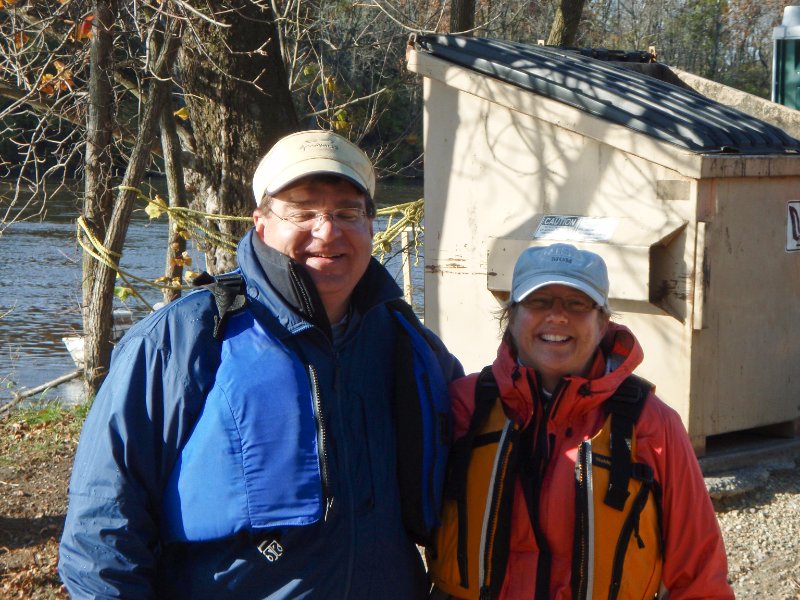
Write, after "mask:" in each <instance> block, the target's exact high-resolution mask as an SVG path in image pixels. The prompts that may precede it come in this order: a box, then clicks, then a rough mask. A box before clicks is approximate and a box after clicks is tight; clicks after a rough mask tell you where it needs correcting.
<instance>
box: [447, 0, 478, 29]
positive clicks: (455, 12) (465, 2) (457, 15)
mask: <svg viewBox="0 0 800 600" xmlns="http://www.w3.org/2000/svg"><path fill="white" fill-rule="evenodd" d="M474 28H475V0H453V2H452V4H451V5H450V32H451V33H461V32H464V33H463V35H472V29H474Z"/></svg>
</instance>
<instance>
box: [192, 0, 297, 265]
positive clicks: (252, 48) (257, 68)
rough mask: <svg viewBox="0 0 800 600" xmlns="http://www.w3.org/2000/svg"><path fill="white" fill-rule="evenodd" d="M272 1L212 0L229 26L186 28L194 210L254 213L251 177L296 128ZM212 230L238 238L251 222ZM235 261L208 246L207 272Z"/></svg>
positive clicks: (203, 23) (200, 22)
mask: <svg viewBox="0 0 800 600" xmlns="http://www.w3.org/2000/svg"><path fill="white" fill-rule="evenodd" d="M268 5H269V3H260V5H259V3H255V2H249V1H248V0H224V1H211V2H207V3H204V4H203V8H204V10H206V11H209V10H212V11H214V12H213V13H211V14H210V16H211V17H212V18H213V19H215V20H216V21H220V22H223V23H226V24H228V25H230V26H229V27H219V26H218V25H215V24H213V23H210V22H209V21H207V20H204V19H200V18H196V19H193V20H192V21H191V22H190V24H189V26H188V27H186V29H185V30H184V35H183V45H182V50H181V52H180V56H179V62H180V68H181V73H182V79H183V84H184V91H185V98H186V103H187V105H188V107H189V114H190V115H191V121H192V125H193V127H194V136H195V143H196V154H197V159H198V164H197V169H196V171H195V172H194V173H187V178H186V182H187V189H188V190H189V192H190V195H191V196H192V197H193V207H196V208H198V209H199V210H204V211H205V212H208V213H213V214H224V215H241V216H249V215H251V214H252V212H253V209H254V208H255V200H254V198H253V191H252V187H251V182H252V177H253V172H254V171H255V168H256V166H257V164H258V162H259V160H260V159H261V157H262V156H263V155H264V153H265V152H266V150H267V149H268V148H269V147H270V146H271V145H272V144H273V143H274V142H275V141H277V140H278V139H279V138H280V137H282V136H284V135H286V134H287V133H291V132H292V131H295V130H297V127H298V121H297V115H296V113H295V109H294V105H293V104H292V98H291V95H290V93H289V86H288V82H287V78H286V70H285V67H284V65H283V61H282V59H281V54H280V48H279V45H278V31H277V28H276V27H275V22H274V19H273V14H272V10H271V9H270V8H268ZM208 7H211V8H208ZM207 14H209V13H208V12H207ZM209 227H210V228H211V229H212V230H216V231H218V232H220V233H221V234H223V235H226V236H233V237H235V238H236V239H238V238H239V237H241V236H242V234H243V233H244V232H245V231H246V230H247V229H248V228H249V224H247V223H242V222H236V221H220V222H217V221H215V222H211V223H209ZM234 266H235V256H233V255H232V254H231V253H229V252H227V251H226V250H224V249H221V248H208V249H207V250H206V269H207V270H208V271H209V272H211V273H219V272H222V271H227V270H230V269H231V268H233V267H234Z"/></svg>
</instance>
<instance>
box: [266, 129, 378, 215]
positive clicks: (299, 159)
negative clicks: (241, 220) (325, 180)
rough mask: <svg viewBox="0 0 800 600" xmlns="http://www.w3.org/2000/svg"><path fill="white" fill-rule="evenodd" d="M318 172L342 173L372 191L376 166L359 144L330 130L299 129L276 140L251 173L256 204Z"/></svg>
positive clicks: (357, 184)
mask: <svg viewBox="0 0 800 600" xmlns="http://www.w3.org/2000/svg"><path fill="white" fill-rule="evenodd" d="M318 173H331V174H334V175H341V176H342V177H346V178H347V179H349V180H350V181H352V182H353V184H354V185H355V186H357V187H358V188H359V189H361V190H363V191H364V192H366V193H367V194H368V195H369V197H370V198H372V197H373V196H374V195H375V169H374V167H373V166H372V162H371V161H370V159H369V157H368V156H367V155H366V154H365V153H364V151H363V150H361V148H359V147H358V146H356V145H355V144H353V143H352V142H350V141H349V140H347V139H345V138H343V137H342V136H340V135H338V134H336V133H333V132H332V131H323V130H315V131H300V132H298V133H293V134H291V135H287V136H286V137H284V138H281V139H280V140H278V141H277V142H276V143H275V145H274V146H273V147H272V148H271V149H270V151H269V152H267V154H266V155H265V156H264V158H262V159H261V162H260V163H259V165H258V168H257V169H256V172H255V175H253V194H254V195H255V199H256V204H258V203H259V202H261V200H262V199H263V198H264V194H269V195H272V194H275V193H276V192H278V191H280V190H281V189H283V188H284V187H286V186H287V185H289V184H290V183H292V182H294V181H297V180H298V179H300V178H301V177H306V176H307V175H314V174H318Z"/></svg>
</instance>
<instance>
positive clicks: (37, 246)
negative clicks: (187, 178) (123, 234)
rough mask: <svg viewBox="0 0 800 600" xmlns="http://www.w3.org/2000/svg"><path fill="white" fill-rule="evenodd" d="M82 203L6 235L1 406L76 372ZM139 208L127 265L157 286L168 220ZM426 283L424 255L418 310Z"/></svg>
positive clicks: (412, 188) (66, 200)
mask: <svg viewBox="0 0 800 600" xmlns="http://www.w3.org/2000/svg"><path fill="white" fill-rule="evenodd" d="M155 185H156V186H158V187H162V186H163V183H162V182H155ZM2 191H3V190H0V192H2ZM376 196H377V201H378V203H379V205H383V204H395V203H399V202H407V201H410V200H416V199H417V198H420V197H421V196H422V186H421V185H419V184H417V183H411V184H409V183H405V182H403V183H394V182H390V183H384V182H381V184H380V185H379V188H378V193H377V194H376ZM80 202H81V201H80V198H79V194H78V193H75V192H71V193H70V192H66V193H60V194H59V195H58V196H57V197H56V198H54V199H52V200H50V201H48V205H47V211H46V214H45V216H44V217H43V218H41V217H39V218H37V219H35V220H29V221H24V222H19V223H14V224H13V225H11V226H10V227H8V228H7V229H5V231H4V232H3V233H2V234H0V404H3V403H5V402H7V401H8V400H10V399H11V398H12V393H13V392H14V391H18V390H21V389H23V388H32V387H34V386H38V385H41V384H43V383H45V382H48V381H51V380H53V379H55V378H56V377H60V376H61V375H64V374H66V373H68V372H70V371H73V370H74V369H75V368H76V367H75V365H74V363H73V361H72V359H71V358H70V355H69V353H68V352H67V350H66V347H65V346H64V343H63V341H62V338H63V337H68V336H75V335H80V333H81V315H80V298H81V286H80V281H81V248H80V247H79V246H78V244H77V242H76V226H75V220H76V218H77V217H78V215H79V214H80ZM0 208H2V204H0ZM136 208H137V209H136V210H135V211H134V213H133V218H132V221H131V224H130V226H129V228H128V236H127V240H126V244H125V249H124V252H123V258H122V261H121V266H122V268H123V269H124V270H126V271H128V272H131V273H135V274H136V275H137V276H139V277H143V278H146V279H149V280H153V279H155V278H157V277H159V276H160V275H162V274H163V269H164V247H165V245H166V239H167V223H166V217H164V216H162V217H161V218H160V219H157V220H154V221H151V220H149V219H148V217H147V215H146V214H145V213H144V210H143V209H144V205H143V204H142V205H138V206H137V207H136ZM382 226H383V222H382V221H381V220H379V221H378V222H376V230H378V229H380V228H381V227H382ZM189 252H190V254H191V255H192V258H193V260H194V264H193V266H192V267H191V268H192V270H195V271H197V270H201V269H200V268H198V265H202V264H203V262H202V255H201V254H200V253H199V252H197V251H196V250H195V249H194V248H190V249H189ZM386 266H387V268H388V269H389V271H390V272H391V273H392V274H393V275H394V276H395V279H396V280H397V281H398V283H400V284H401V285H402V261H401V259H400V257H397V256H396V257H394V258H391V259H390V260H388V261H387V262H386ZM422 278H423V267H422V258H421V257H420V260H419V264H417V265H414V266H412V283H413V285H414V300H415V304H416V305H417V306H421V303H422ZM137 290H138V291H140V293H142V295H143V296H145V298H146V299H147V300H148V302H150V303H151V304H153V303H155V302H158V301H159V300H160V299H161V293H160V291H158V290H156V289H154V288H149V287H146V286H145V287H143V286H137ZM115 302H117V305H116V306H117V307H119V308H128V309H130V310H131V311H132V312H133V314H134V319H137V318H141V317H142V316H144V315H145V314H147V309H146V308H145V307H144V306H142V305H141V304H140V303H139V302H138V301H137V300H135V299H133V298H131V299H129V300H128V301H127V303H125V304H123V303H121V302H119V301H116V300H115ZM82 397H83V388H82V384H81V383H79V382H78V381H77V380H75V381H71V382H68V383H65V384H62V385H61V386H59V387H57V388H54V389H51V390H49V391H48V392H46V393H45V394H44V395H43V397H41V396H37V398H40V399H45V400H58V401H62V402H65V403H75V402H79V401H81V400H82Z"/></svg>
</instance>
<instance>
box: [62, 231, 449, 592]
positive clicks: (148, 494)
mask: <svg viewBox="0 0 800 600" xmlns="http://www.w3.org/2000/svg"><path fill="white" fill-rule="evenodd" d="M238 260H239V265H240V269H241V273H242V276H243V278H244V282H245V284H246V287H245V289H246V296H247V305H246V308H245V309H243V310H241V311H238V312H236V313H233V314H232V315H231V316H230V318H229V320H228V321H227V324H226V326H225V329H224V335H223V336H221V340H218V339H216V338H215V337H214V335H213V328H214V325H215V317H217V316H218V310H217V305H216V303H215V300H214V297H213V295H212V294H211V293H209V292H208V291H200V292H196V293H192V294H189V295H188V296H186V297H184V298H182V299H181V300H179V301H177V302H175V303H172V304H170V305H168V306H167V307H165V308H163V309H161V310H158V311H156V312H155V313H153V314H152V315H151V316H149V317H148V318H146V319H144V320H143V321H141V322H140V323H138V324H137V325H136V326H134V327H133V328H131V330H130V331H129V332H128V334H127V335H126V336H125V338H124V339H123V340H122V341H121V342H120V343H119V344H118V345H117V347H116V348H115V350H114V356H113V360H112V364H111V369H110V372H109V375H108V377H107V379H106V381H105V383H104V384H103V386H102V388H101V390H100V392H99V393H98V395H97V398H96V399H95V401H94V404H93V406H92V410H91V411H90V413H89V416H88V417H87V420H86V424H85V425H84V429H83V432H82V434H81V442H80V445H79V448H78V452H77V454H76V459H75V466H74V470H73V474H72V480H71V482H70V490H69V510H68V512H67V519H66V524H65V529H64V536H63V539H62V543H61V549H60V562H59V572H60V574H61V577H62V579H63V581H64V583H65V584H66V586H67V589H68V591H69V592H70V594H71V595H72V596H73V597H76V598H78V597H80V598H82V597H99V598H110V597H124V598H137V599H139V598H150V597H163V598H226V597H227V598H326V599H329V598H359V599H369V598H376V599H377V598H380V599H387V598H388V599H392V598H397V599H398V600H399V599H402V600H407V599H414V598H424V597H425V594H426V591H427V587H428V585H427V578H426V575H425V573H424V569H423V566H422V563H421V560H420V556H419V554H418V552H417V550H416V547H415V545H414V543H413V542H412V541H411V538H410V537H409V534H408V533H407V531H406V529H405V527H404V524H403V520H402V518H401V507H400V505H401V501H400V498H401V494H402V495H404V496H405V495H407V494H409V493H410V492H412V491H417V492H418V490H406V489H403V490H401V489H400V488H401V486H400V485H399V484H398V464H397V456H398V451H399V452H401V453H402V452H403V451H404V449H405V446H404V444H405V443H406V442H405V441H401V443H400V444H399V446H400V447H399V448H398V441H397V439H396V435H395V427H394V421H395V418H394V417H393V412H392V411H393V406H392V405H393V402H394V400H395V394H396V390H397V384H398V383H401V384H402V382H398V379H401V378H408V377H412V376H411V375H409V374H407V373H399V372H396V371H397V369H396V368H395V360H394V355H395V352H396V343H395V342H396V340H397V338H398V336H399V335H401V334H399V333H398V331H399V330H400V329H399V328H398V325H397V319H396V318H395V317H394V316H392V314H391V313H390V310H389V307H388V305H387V302H389V301H390V300H393V299H395V298H398V297H399V296H400V290H399V288H398V287H397V285H396V284H395V283H394V281H393V280H392V279H391V277H390V276H389V275H388V273H387V272H386V271H385V269H384V268H383V267H382V266H381V265H380V264H378V263H377V262H376V261H374V260H373V261H372V262H371V263H370V266H369V267H368V269H367V272H366V273H365V275H364V277H363V278H362V280H361V281H360V282H359V284H358V286H357V287H356V290H355V291H354V293H353V298H352V301H351V304H352V308H353V317H352V318H351V324H350V326H349V327H348V329H347V332H346V333H345V334H344V338H343V339H342V340H341V342H339V343H337V344H336V345H335V346H334V344H333V342H332V337H331V333H330V324H329V323H328V322H327V318H326V317H325V315H324V311H323V310H322V308H321V303H320V301H319V298H318V296H317V295H316V291H315V290H314V289H313V284H310V283H309V282H310V279H309V278H308V276H307V274H305V273H304V271H303V269H302V267H300V266H299V265H297V264H296V263H294V262H293V261H291V260H290V259H288V257H286V256H284V255H282V254H280V253H278V252H276V251H274V250H272V249H270V248H268V247H266V246H265V245H264V244H263V243H262V242H261V241H260V240H259V239H258V238H257V237H256V236H254V235H253V234H252V231H251V232H250V233H249V234H248V235H246V236H245V238H244V239H243V240H242V242H241V243H240V245H239V250H238ZM433 343H434V349H433V352H430V358H429V359H428V360H427V362H428V364H427V365H425V368H426V369H427V372H426V373H424V377H423V379H424V381H425V385H426V386H429V385H430V382H431V381H434V382H435V381H439V382H440V385H439V388H441V387H442V385H441V382H444V383H445V384H446V382H447V381H449V380H451V379H452V378H454V377H456V376H459V375H460V374H461V368H460V365H459V364H458V362H457V361H456V360H455V359H453V357H452V356H450V355H449V354H448V353H447V352H446V350H445V349H444V347H443V346H442V345H441V342H439V341H438V340H436V339H434V341H433ZM434 353H435V355H434ZM429 376H430V377H429ZM412 378H413V377H412ZM431 478H432V474H426V479H427V480H430V479H431ZM401 479H402V478H401ZM438 493H439V492H438V490H425V494H426V495H430V497H431V498H434V496H436V495H437V494H438ZM426 509H427V510H434V509H435V501H434V500H431V501H430V502H427V506H426ZM259 546H260V549H261V551H260V549H259ZM262 551H263V553H262Z"/></svg>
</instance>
